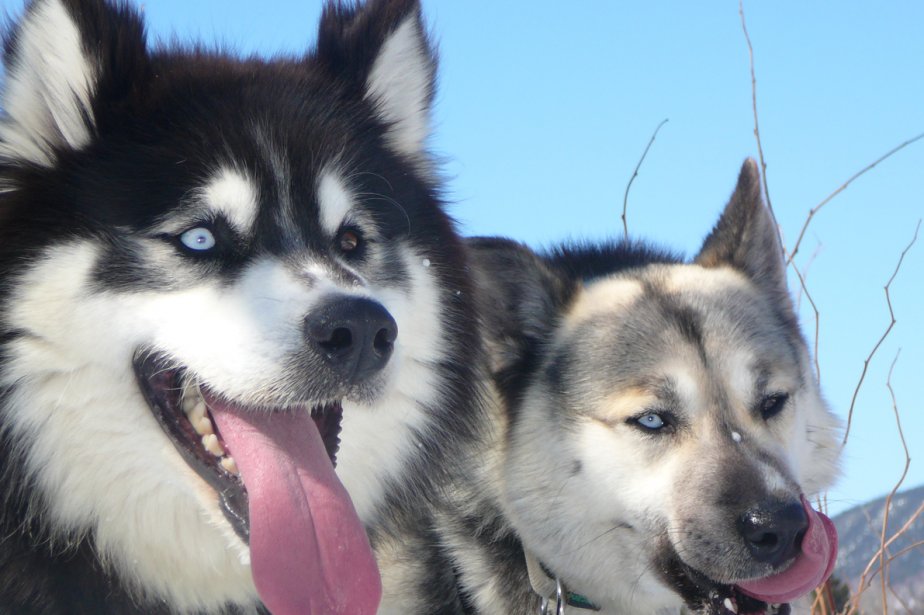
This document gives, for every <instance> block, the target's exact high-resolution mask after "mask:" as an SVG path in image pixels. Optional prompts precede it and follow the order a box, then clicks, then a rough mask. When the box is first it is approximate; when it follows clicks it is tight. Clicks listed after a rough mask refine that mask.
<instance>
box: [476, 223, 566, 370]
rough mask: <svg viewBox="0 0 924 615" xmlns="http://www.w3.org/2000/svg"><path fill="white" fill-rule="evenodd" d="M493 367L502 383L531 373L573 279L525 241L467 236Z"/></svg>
mask: <svg viewBox="0 0 924 615" xmlns="http://www.w3.org/2000/svg"><path fill="white" fill-rule="evenodd" d="M466 246H467V247H468V249H469V254H470V259H471V260H470V262H471V266H472V273H473V274H474V276H473V277H474V279H475V288H476V289H477V293H478V308H479V314H480V316H481V320H482V325H483V327H484V331H483V333H484V339H485V343H486V345H487V347H488V353H489V355H490V360H491V371H492V373H493V374H494V375H495V377H497V378H498V379H500V380H501V381H504V380H505V379H506V380H507V382H504V383H503V384H505V385H510V386H513V387H517V386H518V383H513V382H510V381H509V378H510V376H511V375H516V376H518V377H526V378H528V377H529V372H530V371H531V369H533V368H535V367H538V362H539V359H540V356H539V353H540V352H541V351H542V349H543V348H544V346H545V344H546V343H547V342H548V341H549V339H550V338H551V337H552V336H553V335H554V333H555V330H556V327H557V324H558V320H559V317H560V315H561V313H562V311H563V309H564V305H565V304H566V303H567V301H568V300H569V298H570V297H571V295H572V293H573V292H574V289H575V284H574V283H573V282H571V281H569V280H568V279H566V278H565V276H563V275H561V274H560V273H559V272H558V271H556V270H553V269H552V268H550V267H549V266H548V265H546V263H545V261H544V260H542V259H541V258H540V257H539V256H538V255H537V254H536V253H535V252H533V251H532V250H531V249H530V248H528V247H527V246H525V245H523V244H521V243H518V242H516V241H513V240H510V239H504V238H500V237H475V238H471V239H467V240H466ZM505 388H508V387H505Z"/></svg>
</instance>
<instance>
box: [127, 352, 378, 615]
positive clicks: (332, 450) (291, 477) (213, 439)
mask: <svg viewBox="0 0 924 615" xmlns="http://www.w3.org/2000/svg"><path fill="white" fill-rule="evenodd" d="M133 364H134V369H135V374H136V376H137V379H138V383H139V386H140V389H141V392H142V394H143V395H144V397H145V399H146V400H147V402H148V405H149V406H150V408H151V411H152V413H153V414H154V416H155V418H156V419H157V421H158V422H159V423H160V425H161V427H162V428H163V430H164V432H165V433H166V434H167V436H168V438H169V439H170V440H171V441H172V443H173V445H174V446H175V448H176V450H177V451H178V452H179V453H180V455H181V456H182V457H183V459H184V461H185V462H186V463H187V464H188V465H189V467H190V468H191V469H192V470H194V471H195V472H196V473H197V474H198V475H199V476H200V477H201V478H202V479H203V480H204V481H205V482H206V483H207V484H208V485H209V486H211V487H212V489H214V490H215V492H216V494H217V496H218V503H219V507H220V509H221V510H222V512H223V513H224V516H225V517H226V518H227V520H228V522H229V524H230V525H231V527H232V528H233V529H234V531H235V532H236V533H237V535H238V536H239V537H240V538H241V540H243V541H244V542H245V543H247V544H248V545H249V547H250V560H251V562H250V563H251V568H252V572H253V577H254V583H255V585H256V587H257V591H258V592H259V594H260V597H261V599H262V600H263V602H264V603H265V604H266V605H267V607H269V608H270V610H271V611H273V612H301V610H303V609H306V608H307V612H349V611H350V608H348V607H349V604H351V602H350V601H352V600H355V601H357V602H358V603H363V604H368V603H369V602H370V600H371V601H372V603H377V600H378V599H377V597H373V598H370V595H372V594H377V593H378V592H380V580H379V576H378V570H377V567H376V564H375V558H374V556H373V555H372V552H371V549H370V547H369V542H368V539H367V538H366V534H365V531H364V528H363V526H362V524H361V523H360V521H359V518H358V516H357V514H356V511H355V509H354V508H353V505H352V503H351V501H350V499H349V497H348V496H347V493H346V490H345V489H344V488H343V485H341V484H340V482H339V480H338V479H337V477H336V475H335V473H334V463H335V462H336V454H337V450H338V448H339V443H340V439H339V435H340V423H341V418H342V415H343V409H342V406H341V404H340V402H339V401H333V402H328V403H322V404H317V405H311V406H310V405H301V406H298V405H295V406H286V407H285V408H268V407H252V406H248V405H246V404H240V403H237V402H235V401H233V400H231V399H229V397H228V396H223V395H222V394H221V393H220V392H217V391H214V390H212V389H210V388H208V387H206V386H200V384H199V382H198V380H197V378H196V377H195V375H194V374H192V373H191V372H190V371H189V370H188V369H186V368H184V367H177V366H174V365H173V364H172V363H171V362H169V361H167V360H166V359H165V357H163V356H160V355H157V354H156V353H138V354H137V355H136V357H135V359H134V362H133ZM344 588H347V589H349V591H346V590H345V589H344ZM335 590H336V591H335ZM344 608H346V610H344Z"/></svg>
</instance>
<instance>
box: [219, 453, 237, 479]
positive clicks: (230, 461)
mask: <svg viewBox="0 0 924 615" xmlns="http://www.w3.org/2000/svg"><path fill="white" fill-rule="evenodd" d="M220 463H221V467H223V468H224V469H225V470H227V471H228V472H229V473H230V474H234V475H235V476H240V475H241V471H240V470H238V469H237V462H236V461H234V457H222V458H221V462H220Z"/></svg>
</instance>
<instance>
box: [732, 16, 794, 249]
mask: <svg viewBox="0 0 924 615" xmlns="http://www.w3.org/2000/svg"><path fill="white" fill-rule="evenodd" d="M738 15H739V16H740V17H741V30H742V31H743V32H744V40H745V42H746V43H747V45H748V58H749V60H750V67H751V107H752V108H753V110H754V138H755V139H757V156H758V158H760V174H761V176H762V178H763V184H764V200H766V201H767V208H768V209H769V210H770V215H771V216H773V221H774V222H776V232H777V237H778V238H779V241H780V246H781V247H782V248H783V252H784V253H785V252H786V243H785V242H784V241H783V229H782V228H780V224H779V222H778V221H777V219H776V212H774V211H773V203H771V201H770V186H769V185H768V183H767V162H766V161H765V160H764V148H763V144H762V143H761V140H760V124H759V122H758V120H757V73H756V72H755V71H754V47H753V46H752V45H751V36H750V35H749V34H748V26H747V23H746V22H745V20H744V0H738Z"/></svg>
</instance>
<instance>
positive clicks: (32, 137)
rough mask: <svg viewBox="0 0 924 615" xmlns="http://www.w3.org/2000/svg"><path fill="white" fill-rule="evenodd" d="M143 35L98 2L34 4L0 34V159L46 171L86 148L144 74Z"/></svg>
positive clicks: (121, 13) (120, 10) (126, 11)
mask: <svg viewBox="0 0 924 615" xmlns="http://www.w3.org/2000/svg"><path fill="white" fill-rule="evenodd" d="M146 61H147V57H146V51H145V42H144V28H143V26H142V24H141V21H140V19H139V18H138V17H137V15H136V14H135V13H134V12H133V11H132V10H131V9H130V8H128V7H126V6H124V5H120V6H118V7H113V6H110V5H109V4H107V3H105V2H103V1H102V0H33V1H32V2H30V3H29V4H28V6H27V8H26V10H25V14H24V15H23V17H22V19H21V20H20V21H19V23H18V24H16V26H15V27H14V28H13V29H12V30H11V31H10V32H9V33H8V34H7V36H6V41H5V49H4V64H5V66H6V83H5V85H4V87H3V92H2V99H0V100H2V103H0V104H2V107H3V110H4V112H5V115H4V117H2V118H0V159H3V160H6V161H9V162H14V163H15V162H28V163H32V164H37V165H41V166H51V165H53V164H54V162H55V160H56V159H57V157H58V155H59V154H60V153H61V152H63V151H66V150H79V149H82V148H84V147H86V146H87V145H88V144H89V143H90V142H91V141H92V140H93V138H94V137H95V136H96V135H97V134H98V133H99V131H100V129H101V122H104V121H105V118H104V117H103V115H104V114H105V112H106V109H107V107H108V106H109V105H111V104H112V103H113V102H114V101H116V100H118V99H122V98H124V97H125V96H126V95H127V94H128V93H129V92H130V91H131V90H132V89H133V88H134V86H135V80H134V78H135V76H136V75H138V74H139V72H140V71H143V70H144V66H146Z"/></svg>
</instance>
